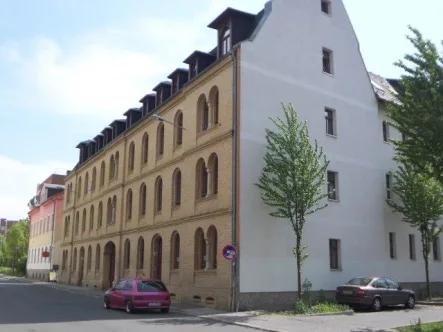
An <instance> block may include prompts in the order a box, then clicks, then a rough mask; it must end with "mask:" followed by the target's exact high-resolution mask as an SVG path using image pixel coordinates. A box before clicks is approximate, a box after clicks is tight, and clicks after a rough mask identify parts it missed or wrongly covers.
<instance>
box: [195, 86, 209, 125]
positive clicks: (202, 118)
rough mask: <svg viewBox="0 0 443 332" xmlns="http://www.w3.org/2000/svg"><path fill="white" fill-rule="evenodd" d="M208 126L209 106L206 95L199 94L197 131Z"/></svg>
mask: <svg viewBox="0 0 443 332" xmlns="http://www.w3.org/2000/svg"><path fill="white" fill-rule="evenodd" d="M208 127H209V107H208V103H207V101H206V96H205V95H204V94H201V95H200V97H199V98H198V101H197V133H200V132H202V131H205V130H206V129H208Z"/></svg>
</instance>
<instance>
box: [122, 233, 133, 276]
mask: <svg viewBox="0 0 443 332" xmlns="http://www.w3.org/2000/svg"><path fill="white" fill-rule="evenodd" d="M130 261H131V243H130V242H129V239H126V241H125V252H124V256H123V268H124V269H125V270H129V266H130Z"/></svg>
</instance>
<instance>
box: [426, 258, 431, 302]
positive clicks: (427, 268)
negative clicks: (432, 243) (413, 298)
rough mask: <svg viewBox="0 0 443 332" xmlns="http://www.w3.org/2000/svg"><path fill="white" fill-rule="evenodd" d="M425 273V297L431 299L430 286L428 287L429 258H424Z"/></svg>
mask: <svg viewBox="0 0 443 332" xmlns="http://www.w3.org/2000/svg"><path fill="white" fill-rule="evenodd" d="M425 271H426V297H427V298H428V300H430V299H431V286H430V285H429V256H428V257H426V258H425Z"/></svg>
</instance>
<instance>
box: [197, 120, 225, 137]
mask: <svg viewBox="0 0 443 332" xmlns="http://www.w3.org/2000/svg"><path fill="white" fill-rule="evenodd" d="M220 126H221V124H220V122H219V123H217V124H214V125H212V126H210V127H208V128H206V129H205V130H202V131H200V132H199V133H198V134H197V138H199V137H200V136H204V135H205V134H206V133H209V132H211V131H213V130H215V128H218V127H220Z"/></svg>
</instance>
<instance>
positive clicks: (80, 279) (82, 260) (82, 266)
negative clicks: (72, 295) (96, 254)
mask: <svg viewBox="0 0 443 332" xmlns="http://www.w3.org/2000/svg"><path fill="white" fill-rule="evenodd" d="M84 269H85V248H84V247H81V248H80V260H79V266H78V279H77V286H81V285H82V283H83V274H84Z"/></svg>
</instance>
